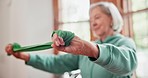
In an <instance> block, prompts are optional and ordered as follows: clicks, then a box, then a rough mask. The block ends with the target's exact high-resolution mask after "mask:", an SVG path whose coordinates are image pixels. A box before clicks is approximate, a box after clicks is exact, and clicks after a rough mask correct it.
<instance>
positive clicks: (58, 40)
mask: <svg viewBox="0 0 148 78" xmlns="http://www.w3.org/2000/svg"><path fill="white" fill-rule="evenodd" d="M53 42H54V44H55V45H56V46H60V45H61V43H60V39H59V36H58V35H57V34H54V35H53Z"/></svg>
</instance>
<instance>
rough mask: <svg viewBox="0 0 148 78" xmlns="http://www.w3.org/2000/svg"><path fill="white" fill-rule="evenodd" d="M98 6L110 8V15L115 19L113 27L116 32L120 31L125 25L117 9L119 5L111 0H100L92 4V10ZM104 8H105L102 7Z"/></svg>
mask: <svg viewBox="0 0 148 78" xmlns="http://www.w3.org/2000/svg"><path fill="white" fill-rule="evenodd" d="M97 6H103V7H105V8H106V9H108V10H109V12H110V15H111V16H112V19H113V29H114V31H115V32H120V31H121V29H122V26H123V18H122V16H121V14H120V12H119V10H118V9H117V7H116V6H115V5H114V4H113V3H111V2H98V3H94V4H91V5H90V10H91V9H93V8H95V7H97ZM101 9H103V8H101Z"/></svg>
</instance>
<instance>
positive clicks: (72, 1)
mask: <svg viewBox="0 0 148 78" xmlns="http://www.w3.org/2000/svg"><path fill="white" fill-rule="evenodd" d="M82 4H83V5H82ZM89 7H90V2H89V0H59V20H58V22H59V26H58V29H61V30H68V31H72V32H74V33H75V34H76V35H77V36H79V37H80V38H82V39H84V40H90V28H89Z"/></svg>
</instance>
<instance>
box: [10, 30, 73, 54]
mask: <svg viewBox="0 0 148 78" xmlns="http://www.w3.org/2000/svg"><path fill="white" fill-rule="evenodd" d="M55 33H57V34H58V36H60V37H62V38H63V40H64V42H65V45H64V46H69V45H70V42H71V40H72V39H73V38H74V36H75V35H74V33H72V32H70V31H62V30H56V31H54V32H53V33H52V37H53V34H55ZM52 43H53V42H48V43H44V44H36V45H30V46H24V47H21V45H20V44H18V43H14V44H13V45H12V47H13V51H14V52H30V51H39V50H45V49H50V48H52V46H51V44H52Z"/></svg>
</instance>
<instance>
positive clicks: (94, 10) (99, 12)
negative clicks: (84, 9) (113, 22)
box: [90, 6, 103, 16]
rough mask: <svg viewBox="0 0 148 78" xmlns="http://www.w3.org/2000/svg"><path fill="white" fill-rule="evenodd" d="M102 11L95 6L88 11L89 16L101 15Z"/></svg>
mask: <svg viewBox="0 0 148 78" xmlns="http://www.w3.org/2000/svg"><path fill="white" fill-rule="evenodd" d="M102 13H103V12H102V9H101V8H100V7H99V6H96V7H94V8H92V9H91V10H90V16H94V15H96V14H102Z"/></svg>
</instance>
